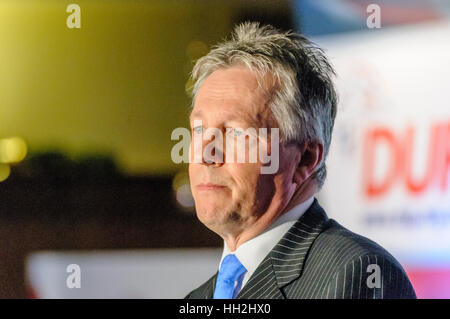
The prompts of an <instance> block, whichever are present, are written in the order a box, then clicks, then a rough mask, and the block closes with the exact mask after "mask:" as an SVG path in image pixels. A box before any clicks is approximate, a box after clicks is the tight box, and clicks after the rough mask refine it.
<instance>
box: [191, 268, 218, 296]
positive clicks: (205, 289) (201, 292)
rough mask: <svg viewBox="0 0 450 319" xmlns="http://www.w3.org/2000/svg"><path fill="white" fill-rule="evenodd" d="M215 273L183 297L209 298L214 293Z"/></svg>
mask: <svg viewBox="0 0 450 319" xmlns="http://www.w3.org/2000/svg"><path fill="white" fill-rule="evenodd" d="M216 276H217V273H215V274H214V275H213V276H212V277H211V278H209V279H208V280H207V281H206V282H205V283H203V284H202V285H201V286H200V287H198V288H196V289H194V290H192V291H191V292H190V293H188V294H187V295H186V297H184V299H210V298H212V294H213V293H214V284H215V280H216Z"/></svg>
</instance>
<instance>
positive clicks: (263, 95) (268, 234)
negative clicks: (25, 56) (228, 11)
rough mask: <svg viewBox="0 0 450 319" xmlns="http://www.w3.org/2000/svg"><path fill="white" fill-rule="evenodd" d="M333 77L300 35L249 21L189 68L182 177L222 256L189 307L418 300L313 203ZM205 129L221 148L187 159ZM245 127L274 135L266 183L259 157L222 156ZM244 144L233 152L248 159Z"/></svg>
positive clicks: (395, 268)
mask: <svg viewBox="0 0 450 319" xmlns="http://www.w3.org/2000/svg"><path fill="white" fill-rule="evenodd" d="M333 75H334V71H333V69H332V67H331V66H330V64H329V63H328V61H327V58H326V56H325V55H324V54H323V52H322V51H321V50H320V49H319V48H317V47H316V46H315V45H313V44H312V43H311V42H309V41H308V40H307V39H306V38H304V37H303V36H301V35H299V34H297V33H294V32H292V31H289V32H282V31H279V30H277V29H275V28H273V27H271V26H260V25H259V24H258V23H249V22H247V23H243V24H241V25H238V26H237V27H236V28H235V30H234V33H233V36H232V38H231V39H230V40H228V41H225V42H224V43H221V44H219V45H217V46H216V47H214V48H213V49H212V50H211V51H210V52H209V53H208V54H207V55H206V56H204V57H202V58H201V59H199V60H198V61H197V63H196V65H195V66H194V69H193V72H192V78H193V81H194V86H193V109H192V112H191V116H190V122H191V127H192V134H193V142H192V143H191V154H190V155H191V157H190V164H189V176H190V182H191V188H192V194H193V197H194V200H195V207H196V211H197V216H198V218H199V219H200V221H201V222H202V223H203V224H205V226H206V227H208V228H209V229H211V230H212V231H214V232H215V233H217V234H218V235H219V236H221V237H222V238H223V240H224V249H223V255H222V259H221V261H220V265H219V267H218V272H217V273H216V274H214V275H213V276H212V277H211V278H210V279H209V280H207V281H206V282H205V283H204V284H203V285H201V286H200V287H199V288H197V289H195V290H193V291H192V292H191V293H189V294H188V295H187V296H186V298H215V299H231V298H415V293H414V289H413V287H412V286H411V283H410V282H409V280H408V277H407V275H406V274H405V271H404V270H403V269H402V267H401V266H400V264H399V263H398V262H397V261H396V260H395V259H394V257H392V256H391V255H390V254H389V253H388V252H387V251H386V250H385V249H383V248H382V247H380V246H379V245H377V244H376V243H374V242H373V241H370V240H369V239H367V238H364V237H362V236H359V235H357V234H355V233H352V232H351V231H349V230H347V229H345V228H344V227H342V226H341V225H340V224H338V223H337V222H336V221H334V220H333V219H329V218H327V215H326V214H325V211H324V210H323V209H322V207H321V206H320V205H319V203H318V201H317V199H316V198H314V195H315V194H316V193H317V192H318V191H319V190H320V189H321V187H322V185H323V183H324V180H325V176H326V167H325V158H326V156H327V153H328V150H329V147H330V142H331V136H332V130H333V124H334V119H335V116H336V105H337V96H336V92H335V89H334V86H333V81H332V78H333ZM198 123H201V125H198ZM209 128H214V129H216V130H219V131H220V132H226V134H225V139H227V140H228V141H223V142H222V140H220V139H218V140H216V142H215V144H214V148H213V151H212V152H211V153H210V155H207V154H206V155H205V152H202V153H201V154H200V155H201V159H200V160H199V161H195V160H193V159H192V158H193V157H194V156H195V153H196V152H197V151H198V150H195V149H194V147H193V146H192V145H194V144H195V143H194V142H195V141H196V139H200V145H201V146H202V147H201V149H202V150H203V149H204V148H205V146H206V144H208V143H212V142H214V140H215V139H213V138H212V137H211V139H208V138H206V139H205V138H204V136H203V134H204V133H205V130H207V129H209ZM249 128H255V131H258V129H259V128H268V129H269V131H268V135H267V137H270V136H271V134H272V130H270V129H278V130H279V140H278V141H276V142H275V144H274V143H272V142H270V143H269V142H268V141H269V138H264V137H261V136H258V137H257V138H258V143H259V146H260V147H261V148H264V149H266V150H267V152H268V154H272V153H273V151H274V149H277V150H278V152H277V153H278V154H277V156H276V157H271V162H274V161H275V162H277V163H276V167H277V170H276V172H273V173H269V174H267V173H266V174H263V173H262V168H263V167H265V166H267V163H266V162H264V161H263V160H262V159H261V158H259V159H257V160H256V161H253V162H252V161H249V160H248V156H246V157H245V161H244V162H242V161H241V162H239V161H235V160H233V159H232V158H227V155H228V154H229V153H228V152H227V150H226V148H227V146H228V147H230V146H229V145H230V143H229V140H233V139H236V137H237V136H240V135H241V134H242V132H243V130H246V131H248V129H249ZM249 137H250V136H249V135H247V136H246V137H245V139H246V141H245V143H244V144H243V145H240V146H241V148H239V147H236V149H237V153H240V152H242V150H244V151H251V149H252V148H253V146H251V143H250V142H249V141H248V139H249ZM219 141H220V142H219ZM272 141H273V140H272ZM197 142H198V140H197ZM197 144H198V143H197ZM241 144H242V143H241ZM232 145H234V144H232ZM242 146H243V148H242ZM197 153H198V152H197ZM224 154H226V156H224ZM197 155H198V154H197ZM350 205H351V203H350Z"/></svg>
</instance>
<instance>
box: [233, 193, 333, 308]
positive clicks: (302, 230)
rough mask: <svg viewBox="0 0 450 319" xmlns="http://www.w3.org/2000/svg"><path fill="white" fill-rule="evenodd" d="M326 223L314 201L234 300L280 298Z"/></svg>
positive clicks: (299, 270)
mask: <svg viewBox="0 0 450 319" xmlns="http://www.w3.org/2000/svg"><path fill="white" fill-rule="evenodd" d="M327 220H328V217H327V215H326V214H325V211H324V210H323V208H322V207H321V206H320V205H319V203H318V201H317V199H315V198H314V202H313V203H312V205H311V206H310V208H309V209H308V210H307V211H306V212H305V213H304V214H303V215H302V216H301V217H300V218H299V219H298V220H297V222H296V223H295V224H294V225H293V226H292V227H291V228H290V229H289V230H288V232H287V233H286V234H285V235H284V236H283V238H281V240H280V241H279V242H278V243H277V244H276V245H275V247H274V248H273V249H272V250H271V251H270V252H269V254H268V255H267V256H266V258H264V260H263V261H262V262H261V264H260V265H259V266H258V268H257V269H256V271H255V272H254V273H253V275H252V276H251V277H250V279H249V281H248V282H247V284H246V285H245V286H244V287H243V289H242V290H241V292H240V293H239V294H238V296H237V298H245V299H247V298H252V299H264V298H266V299H267V298H271V299H277V298H278V299H279V298H284V294H283V292H282V288H283V287H284V286H286V285H288V284H289V283H290V282H292V281H293V280H295V279H297V278H299V277H300V276H301V274H302V270H303V265H304V261H305V258H306V256H307V254H308V251H309V249H310V248H311V246H312V244H313V242H314V240H315V239H316V238H317V236H318V235H319V234H320V233H321V232H322V231H323V230H324V228H325V225H326V222H327Z"/></svg>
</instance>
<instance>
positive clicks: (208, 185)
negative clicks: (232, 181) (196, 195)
mask: <svg viewBox="0 0 450 319" xmlns="http://www.w3.org/2000/svg"><path fill="white" fill-rule="evenodd" d="M224 188H225V186H223V185H219V184H213V183H202V184H198V185H197V189H198V190H205V191H206V190H221V189H224Z"/></svg>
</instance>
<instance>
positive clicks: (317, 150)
mask: <svg viewBox="0 0 450 319" xmlns="http://www.w3.org/2000/svg"><path fill="white" fill-rule="evenodd" d="M299 147H300V153H301V155H300V160H299V163H298V166H297V169H296V170H295V173H294V183H297V184H299V185H300V184H302V183H303V182H304V181H305V180H306V179H308V178H309V177H310V176H311V175H312V174H313V173H314V170H315V169H316V168H317V166H319V164H320V163H321V162H322V158H323V144H322V143H321V142H319V141H307V142H303V143H302V144H301V145H300V146H299Z"/></svg>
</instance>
